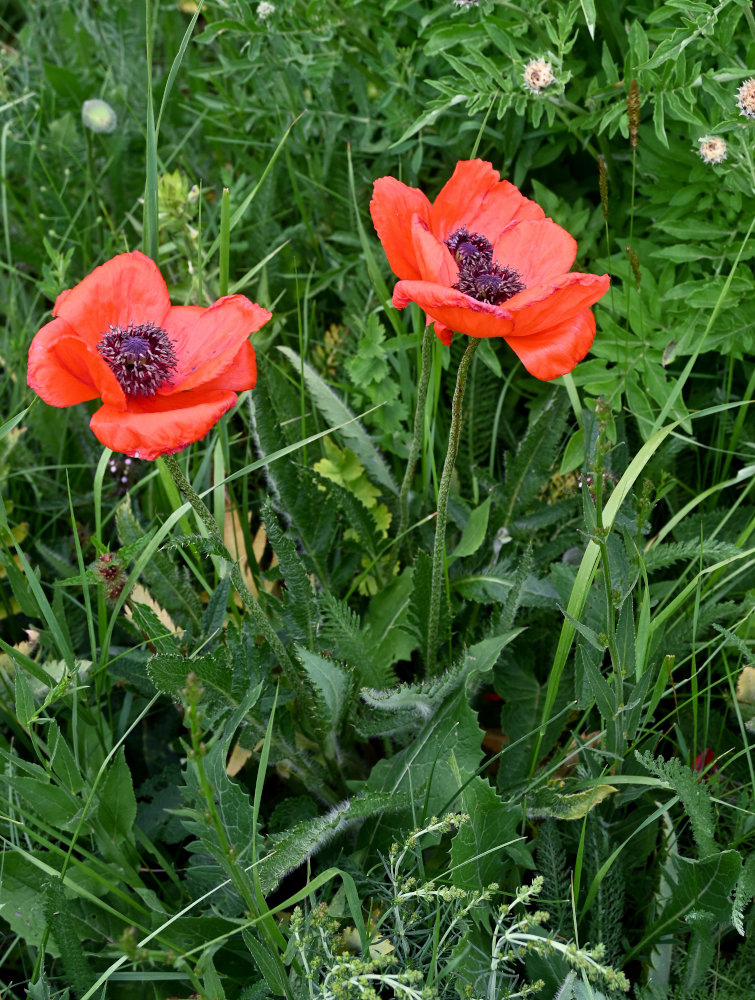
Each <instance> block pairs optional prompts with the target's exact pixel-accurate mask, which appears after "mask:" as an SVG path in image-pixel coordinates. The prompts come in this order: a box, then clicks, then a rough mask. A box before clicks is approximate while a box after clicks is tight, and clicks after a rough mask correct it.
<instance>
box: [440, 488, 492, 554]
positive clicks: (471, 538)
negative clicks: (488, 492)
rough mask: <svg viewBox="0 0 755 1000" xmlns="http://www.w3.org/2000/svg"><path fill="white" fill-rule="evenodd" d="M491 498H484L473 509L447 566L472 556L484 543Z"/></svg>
mask: <svg viewBox="0 0 755 1000" xmlns="http://www.w3.org/2000/svg"><path fill="white" fill-rule="evenodd" d="M490 502H491V497H489V496H488V497H486V498H485V499H484V500H483V501H482V503H481V504H480V506H479V507H475V509H474V510H473V511H472V513H471V514H470V515H469V520H468V521H467V523H466V524H465V525H464V530H463V531H462V533H461V538H460V539H459V544H458V545H457V546H456V548H455V549H454V551H453V552H452V553H451V555H450V556H449V557H448V562H449V564H450V563H451V562H453V561H454V560H455V559H463V558H464V557H465V556H471V555H473V554H474V553H475V552H476V551H477V550H478V549H479V547H480V546H481V545H482V543H483V542H484V541H485V534H486V532H487V530H488V518H489V517H490Z"/></svg>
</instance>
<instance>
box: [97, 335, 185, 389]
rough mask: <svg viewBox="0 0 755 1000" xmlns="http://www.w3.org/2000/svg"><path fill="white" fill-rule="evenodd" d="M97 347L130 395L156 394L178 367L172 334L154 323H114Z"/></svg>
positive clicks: (121, 385) (122, 387)
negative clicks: (117, 324)
mask: <svg viewBox="0 0 755 1000" xmlns="http://www.w3.org/2000/svg"><path fill="white" fill-rule="evenodd" d="M97 350H98V351H99V353H100V354H101V355H102V357H103V358H104V359H105V361H106V363H107V365H108V367H109V368H110V370H111V371H112V373H113V374H114V375H115V377H116V378H117V379H118V383H119V385H120V387H121V389H123V391H124V392H125V393H126V395H127V396H132V397H139V396H143V397H150V396H154V395H155V393H156V392H157V390H158V389H159V388H160V386H161V385H164V384H165V383H166V382H167V383H170V377H171V374H172V372H173V370H174V369H175V368H176V367H177V365H178V362H177V360H176V352H175V351H174V350H173V344H172V343H171V341H170V337H169V336H168V334H167V333H166V332H165V330H163V329H162V328H161V327H159V326H156V325H155V324H154V323H143V324H141V325H134V324H129V325H128V326H127V327H122V326H111V327H110V328H109V330H108V332H107V333H106V334H105V335H104V336H103V337H102V340H100V342H99V344H97Z"/></svg>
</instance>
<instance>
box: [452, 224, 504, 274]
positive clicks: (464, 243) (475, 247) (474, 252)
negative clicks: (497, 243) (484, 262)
mask: <svg viewBox="0 0 755 1000" xmlns="http://www.w3.org/2000/svg"><path fill="white" fill-rule="evenodd" d="M446 246H447V247H448V249H449V250H450V251H451V253H452V254H453V258H454V260H455V261H456V263H457V264H458V265H459V267H461V266H462V264H468V263H471V262H472V261H473V260H479V259H480V258H483V257H484V258H487V259H488V260H492V259H493V245H492V243H491V242H490V240H489V239H488V238H487V236H480V234H479V233H470V232H469V230H468V229H466V228H465V227H464V226H462V227H461V229H456V230H454V232H452V233H451V235H450V236H449V237H448V238H447V239H446Z"/></svg>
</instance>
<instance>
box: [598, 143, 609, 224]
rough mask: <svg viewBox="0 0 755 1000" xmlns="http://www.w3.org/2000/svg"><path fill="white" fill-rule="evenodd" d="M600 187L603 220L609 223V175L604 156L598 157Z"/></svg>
mask: <svg viewBox="0 0 755 1000" xmlns="http://www.w3.org/2000/svg"><path fill="white" fill-rule="evenodd" d="M598 187H599V188H600V207H601V209H602V210H603V218H604V219H605V220H606V222H608V173H607V172H606V161H605V158H604V157H603V156H599V157H598Z"/></svg>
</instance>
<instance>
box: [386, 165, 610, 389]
mask: <svg viewBox="0 0 755 1000" xmlns="http://www.w3.org/2000/svg"><path fill="white" fill-rule="evenodd" d="M370 211H371V214H372V220H373V222H374V224H375V229H376V230H377V233H378V236H379V237H380V240H381V242H382V244H383V248H384V250H385V253H386V256H387V257H388V262H389V264H390V265H391V267H392V269H393V271H394V273H395V274H396V275H397V276H398V278H399V279H400V280H399V282H398V284H397V285H396V287H395V288H394V290H393V304H394V305H395V306H396V307H397V308H399V309H403V308H404V307H405V306H406V305H408V303H409V302H416V303H417V304H418V305H419V306H420V307H421V308H422V309H424V311H425V313H426V314H427V317H428V322H433V323H434V324H435V331H436V333H437V334H438V336H439V337H440V339H441V340H442V341H443V343H444V344H450V343H451V337H452V334H453V331H454V330H455V331H458V332H459V333H465V334H467V335H469V336H471V337H502V338H503V339H504V340H505V341H506V343H507V344H508V345H509V346H510V347H511V348H512V350H513V351H514V352H515V353H516V354H517V356H518V357H519V358H520V359H521V361H522V363H523V364H524V366H525V368H526V369H527V370H528V371H529V372H530V373H531V374H532V375H534V376H535V377H536V378H540V379H553V378H557V377H558V376H559V375H565V374H566V373H567V372H570V371H571V370H572V368H574V366H575V365H576V364H577V362H578V361H581V360H582V358H584V356H585V355H586V354H587V352H588V350H589V349H590V345H591V344H592V342H593V339H594V337H595V317H594V316H593V314H592V312H591V310H590V306H592V305H593V304H594V303H595V302H597V301H598V299H600V298H601V297H602V296H603V295H604V294H605V293H606V291H607V290H608V286H609V284H610V279H609V277H608V275H607V274H602V275H598V274H581V273H579V272H576V271H571V270H570V268H571V267H572V265H573V264H574V261H575V259H576V256H577V243H576V240H575V239H574V237H573V236H571V235H570V234H569V233H568V232H567V231H566V230H565V229H563V228H562V227H561V226H559V225H557V224H556V223H555V222H553V220H552V219H546V218H545V212H543V210H542V208H541V207H540V206H539V205H538V204H536V203H535V202H534V201H530V200H529V199H528V198H525V197H524V195H522V194H521V192H520V191H519V190H518V189H517V188H516V187H514V185H513V184H510V183H509V182H508V181H505V180H504V181H502V180H501V179H500V175H499V174H498V171H496V170H494V169H493V167H492V166H491V164H490V163H486V162H485V161H483V160H462V161H460V162H459V163H458V164H457V165H456V169H455V170H454V173H453V176H452V177H451V179H450V180H449V181H448V183H447V184H446V185H445V186H444V187H443V188H442V190H441V191H440V193H439V195H438V197H437V198H436V199H435V201H434V202H433V203H430V201H429V200H428V198H427V197H426V196H425V195H424V194H423V192H422V191H420V190H419V189H418V188H412V187H408V186H407V185H406V184H403V183H402V182H401V181H398V180H396V179H395V178H393V177H381V178H379V179H378V180H377V181H375V186H374V193H373V197H372V201H371V203H370Z"/></svg>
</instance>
